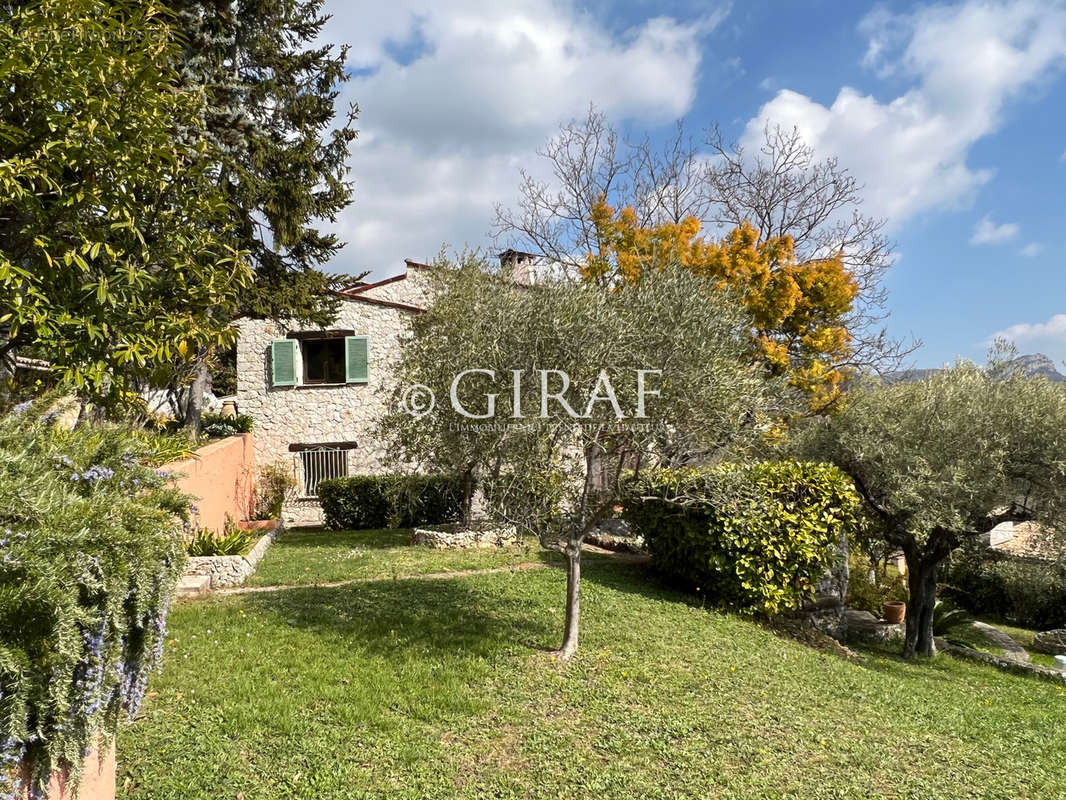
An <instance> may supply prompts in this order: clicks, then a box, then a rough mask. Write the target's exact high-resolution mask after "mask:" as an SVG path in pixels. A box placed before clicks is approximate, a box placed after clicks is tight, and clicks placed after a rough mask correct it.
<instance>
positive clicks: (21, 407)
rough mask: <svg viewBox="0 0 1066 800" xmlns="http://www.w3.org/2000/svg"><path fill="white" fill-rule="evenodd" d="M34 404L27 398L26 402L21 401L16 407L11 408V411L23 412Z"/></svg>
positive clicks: (14, 412)
mask: <svg viewBox="0 0 1066 800" xmlns="http://www.w3.org/2000/svg"><path fill="white" fill-rule="evenodd" d="M32 405H33V402H32V401H30V400H27V401H26V402H24V403H19V404H18V405H16V406H15V407H14V408H12V409H11V413H12V414H22V413H24V412H25V411H28V410H29V408H30V406H32Z"/></svg>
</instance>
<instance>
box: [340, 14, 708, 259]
mask: <svg viewBox="0 0 1066 800" xmlns="http://www.w3.org/2000/svg"><path fill="white" fill-rule="evenodd" d="M362 5H363V4H358V6H355V7H353V6H352V5H341V3H340V2H339V0H332V1H331V2H328V3H327V10H328V11H331V12H332V13H333V14H334V17H333V19H332V20H331V21H330V23H329V26H328V28H327V29H326V31H325V32H324V34H323V39H324V40H328V41H331V42H349V43H351V45H352V50H351V52H350V55H349V61H350V63H352V64H353V65H355V66H357V67H359V70H360V71H359V72H357V73H356V76H355V77H354V78H353V79H352V80H351V81H350V82H349V83H348V84H347V86H346V87H345V90H344V91H345V99H348V98H350V99H352V100H355V101H357V102H358V103H359V105H360V108H361V114H360V120H359V127H360V128H361V133H360V139H359V140H358V141H357V142H356V145H355V146H354V148H353V153H352V157H351V159H350V166H351V169H352V178H353V179H354V181H355V183H356V196H355V202H354V203H353V205H352V206H351V207H349V209H347V210H346V211H345V212H344V213H343V214H342V217H341V220H340V224H339V226H338V227H339V232H340V233H341V236H342V238H343V239H344V240H345V241H347V242H348V243H349V244H348V247H347V248H345V250H344V251H342V253H341V255H340V256H339V257H338V263H337V265H336V266H338V267H339V268H346V269H348V270H350V271H361V270H363V269H372V270H374V271H375V272H376V273H377V274H384V273H387V272H395V271H396V270H397V269H398V266H399V265H400V264H402V260H403V258H404V257H407V256H409V257H424V256H427V255H431V254H433V253H435V252H436V251H437V250H438V249H439V248H440V246H441V244H442V243H444V242H447V243H448V244H450V245H452V246H458V247H461V246H462V245H463V244H465V243H470V244H479V243H482V242H483V241H484V236H485V234H486V233H487V232H488V230H489V228H490V226H491V223H492V219H493V204H494V203H495V202H506V201H507V200H508V199H509V198H511V197H512V196H513V195H514V192H515V188H516V187H517V184H518V180H519V175H518V170H519V167H520V166H531V165H530V164H529V163H528V161H531V160H532V159H533V152H534V150H535V148H536V147H537V145H539V144H540V143H541V142H543V141H544V140H545V139H546V138H547V137H548V136H549V135H550V134H551V133H552V132H553V131H554V130H555V129H556V127H557V126H558V124H559V123H560V122H562V121H565V120H567V119H570V118H572V117H575V116H579V115H581V114H582V113H583V112H584V110H585V108H586V107H587V106H588V104H589V102H595V103H596V105H597V106H598V107H599V108H600V109H601V110H603V111H604V112H606V113H607V114H608V116H610V117H611V118H613V119H615V120H627V119H628V120H637V121H640V122H643V123H659V122H666V121H670V120H673V119H675V118H677V117H680V116H683V115H684V114H685V113H686V112H687V111H688V110H689V108H690V106H691V105H692V102H693V99H694V98H695V94H696V85H697V81H698V77H699V67H700V62H701V57H702V53H701V45H702V38H703V36H704V35H705V34H706V33H707V32H709V31H710V30H711V29H713V27H714V26H715V25H716V24H717V23H718V22H719V21H720V19H721V18H722V16H723V15H724V10H723V9H724V8H725V7H724V6H723V7H721V8H719V10H717V11H715V12H713V13H711V14H709V15H708V16H706V17H704V18H702V19H700V20H698V21H695V22H679V21H676V20H674V19H670V18H666V17H655V18H651V19H647V20H645V21H644V22H643V23H641V24H639V25H637V26H635V27H634V28H632V29H630V30H629V31H626V32H625V33H622V34H615V33H611V32H610V31H609V30H608V29H607V28H606V27H604V26H602V25H600V24H599V23H598V21H597V20H596V19H594V18H593V17H592V16H591V15H588V14H585V13H583V12H581V11H579V10H578V9H577V8H576V7H575V6H574V5H571V3H570V2H569V0H557V1H554V2H553V0H501V1H500V2H496V3H492V4H487V3H483V2H480V0H442V2H439V3H437V4H435V5H432V6H430V5H428V4H417V3H413V2H411V0H397V2H393V3H390V4H386V5H385V6H379V5H377V4H375V5H374V7H373V10H371V9H370V8H360V6H362ZM330 6H332V7H330ZM397 47H399V48H400V49H402V50H404V51H406V55H405V56H404V57H396V52H397Z"/></svg>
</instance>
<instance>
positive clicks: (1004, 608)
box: [941, 546, 1066, 630]
mask: <svg viewBox="0 0 1066 800" xmlns="http://www.w3.org/2000/svg"><path fill="white" fill-rule="evenodd" d="M941 581H942V587H941V593H942V594H943V595H944V596H945V597H949V598H951V599H952V600H953V601H954V602H955V603H957V604H958V605H960V606H962V607H963V608H965V609H967V610H969V611H970V612H971V613H973V614H977V615H980V616H990V617H996V618H998V619H1003V620H1006V621H1008V622H1013V623H1015V624H1016V625H1020V626H1022V627H1026V628H1034V629H1036V630H1050V629H1051V628H1062V627H1066V565H1064V564H1058V565H1056V564H1051V563H1041V562H1035V561H1024V560H1021V559H1016V558H1011V557H1010V556H1005V555H1003V554H1002V553H997V552H995V551H993V550H988V549H987V548H984V547H980V546H977V547H969V548H966V549H964V550H960V551H958V552H957V553H955V554H954V555H952V557H951V562H950V563H949V565H948V567H947V569H945V570H944V572H943V574H942V575H941Z"/></svg>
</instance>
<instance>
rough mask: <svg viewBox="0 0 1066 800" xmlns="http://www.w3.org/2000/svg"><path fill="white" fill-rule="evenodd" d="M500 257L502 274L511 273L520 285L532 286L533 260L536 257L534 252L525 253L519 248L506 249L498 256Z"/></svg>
mask: <svg viewBox="0 0 1066 800" xmlns="http://www.w3.org/2000/svg"><path fill="white" fill-rule="evenodd" d="M498 258H499V259H500V274H501V275H506V274H507V273H508V272H510V274H511V278H512V280H514V282H515V283H517V284H518V285H519V286H530V285H532V283H533V279H534V277H535V276H534V274H533V260H534V259H535V258H536V256H535V255H533V254H532V253H523V252H520V251H518V250H504V251H503V252H502V253H500V255H499V256H498Z"/></svg>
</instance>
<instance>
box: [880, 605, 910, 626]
mask: <svg viewBox="0 0 1066 800" xmlns="http://www.w3.org/2000/svg"><path fill="white" fill-rule="evenodd" d="M881 613H883V614H884V615H885V621H886V622H890V623H892V624H893V625H898V624H899V623H901V622H903V618H904V617H905V616H906V615H907V604H906V603H901V602H900V601H899V600H889V601H887V602H886V603H885V605H884V607H883V608H882V612H881Z"/></svg>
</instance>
